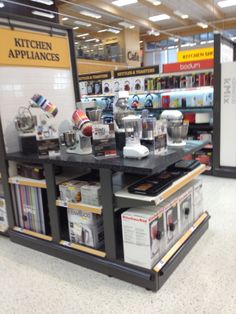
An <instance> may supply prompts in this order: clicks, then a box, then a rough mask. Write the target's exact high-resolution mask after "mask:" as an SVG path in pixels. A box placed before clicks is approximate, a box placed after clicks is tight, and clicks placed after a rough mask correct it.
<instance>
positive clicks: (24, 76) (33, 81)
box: [0, 66, 75, 152]
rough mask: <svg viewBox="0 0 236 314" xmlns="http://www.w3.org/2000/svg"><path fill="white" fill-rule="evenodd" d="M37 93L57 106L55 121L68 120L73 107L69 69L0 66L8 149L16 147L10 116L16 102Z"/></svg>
mask: <svg viewBox="0 0 236 314" xmlns="http://www.w3.org/2000/svg"><path fill="white" fill-rule="evenodd" d="M35 93H39V94H41V95H43V96H44V97H46V98H47V99H48V100H49V101H51V102H52V103H54V104H55V105H56V106H57V107H58V110H59V112H58V115H57V116H56V118H55V122H54V123H55V124H56V125H57V126H59V125H61V124H62V122H63V121H65V120H69V121H71V116H72V113H73V110H74V109H75V97H74V87H73V80H72V72H71V70H69V69H65V70H64V69H52V68H32V67H5V66H4V67H3V66H0V114H1V119H2V125H3V131H4V137H5V143H6V147H7V151H8V152H14V151H18V150H19V141H18V135H17V132H16V130H15V126H14V122H13V121H14V118H15V116H16V115H17V110H18V108H19V107H20V106H28V104H29V99H30V98H31V97H32V96H33V95H34V94H35Z"/></svg>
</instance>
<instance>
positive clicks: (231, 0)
mask: <svg viewBox="0 0 236 314" xmlns="http://www.w3.org/2000/svg"><path fill="white" fill-rule="evenodd" d="M217 4H218V6H219V7H221V8H227V7H232V6H234V5H236V0H225V1H219V2H218V3H217Z"/></svg>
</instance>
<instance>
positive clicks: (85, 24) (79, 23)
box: [74, 21, 92, 27]
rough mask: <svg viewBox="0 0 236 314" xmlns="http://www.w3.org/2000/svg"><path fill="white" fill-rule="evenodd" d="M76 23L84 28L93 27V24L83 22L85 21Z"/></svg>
mask: <svg viewBox="0 0 236 314" xmlns="http://www.w3.org/2000/svg"><path fill="white" fill-rule="evenodd" d="M74 23H75V24H77V25H82V26H87V27H90V26H92V24H90V23H87V22H83V21H74Z"/></svg>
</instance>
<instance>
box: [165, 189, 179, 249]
mask: <svg viewBox="0 0 236 314" xmlns="http://www.w3.org/2000/svg"><path fill="white" fill-rule="evenodd" d="M163 206H164V224H165V233H166V247H167V249H169V248H171V247H172V246H173V245H174V244H175V242H176V241H177V240H178V238H179V223H180V222H179V215H178V197H176V195H175V196H173V197H171V198H169V199H167V200H166V201H164V202H163Z"/></svg>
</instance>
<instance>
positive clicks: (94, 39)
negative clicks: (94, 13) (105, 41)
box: [85, 38, 98, 43]
mask: <svg viewBox="0 0 236 314" xmlns="http://www.w3.org/2000/svg"><path fill="white" fill-rule="evenodd" d="M97 40H98V39H97V38H90V39H86V40H85V42H86V43H88V42H90V41H97Z"/></svg>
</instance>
